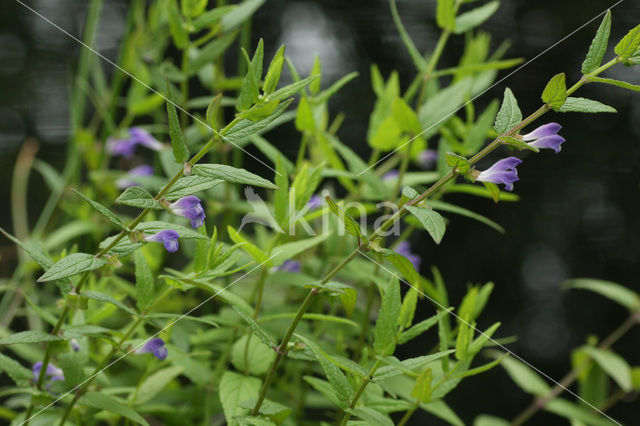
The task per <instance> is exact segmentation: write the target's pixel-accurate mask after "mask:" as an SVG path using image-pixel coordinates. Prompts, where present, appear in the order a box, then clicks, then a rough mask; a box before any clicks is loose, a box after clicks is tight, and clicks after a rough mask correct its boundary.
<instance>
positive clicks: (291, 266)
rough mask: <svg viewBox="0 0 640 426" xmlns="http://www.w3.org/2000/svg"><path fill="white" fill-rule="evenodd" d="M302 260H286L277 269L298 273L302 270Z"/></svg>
mask: <svg viewBox="0 0 640 426" xmlns="http://www.w3.org/2000/svg"><path fill="white" fill-rule="evenodd" d="M300 267H301V265H300V262H298V261H296V260H285V261H284V262H283V263H282V265H280V266H278V267H277V268H276V271H284V272H295V273H298V272H300V270H301V268H300Z"/></svg>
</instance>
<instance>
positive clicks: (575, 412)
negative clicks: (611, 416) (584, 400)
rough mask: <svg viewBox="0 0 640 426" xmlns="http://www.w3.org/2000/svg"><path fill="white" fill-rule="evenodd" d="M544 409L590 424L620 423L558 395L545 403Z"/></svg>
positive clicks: (611, 425)
mask: <svg viewBox="0 0 640 426" xmlns="http://www.w3.org/2000/svg"><path fill="white" fill-rule="evenodd" d="M544 409H545V410H546V411H549V412H551V413H554V414H557V415H559V416H563V417H566V418H568V419H572V420H579V421H583V422H585V423H586V424H588V425H589V426H614V425H618V423H614V422H612V421H611V420H608V419H606V418H604V417H603V416H602V415H600V414H599V413H594V412H593V410H592V409H591V408H589V407H585V406H581V405H577V404H574V403H572V402H569V401H567V400H565V399H562V398H558V397H556V398H554V399H552V400H551V401H549V402H548V403H547V404H546V405H545V407H544Z"/></svg>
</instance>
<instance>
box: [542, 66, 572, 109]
mask: <svg viewBox="0 0 640 426" xmlns="http://www.w3.org/2000/svg"><path fill="white" fill-rule="evenodd" d="M566 100H567V81H566V76H565V74H564V73H560V74H556V75H555V76H553V78H552V79H551V80H550V81H549V83H547V86H546V87H545V88H544V91H543V92H542V101H543V102H544V103H545V104H547V105H549V106H550V107H551V108H552V109H553V110H555V111H557V110H558V109H560V107H561V106H562V105H564V103H565V101H566Z"/></svg>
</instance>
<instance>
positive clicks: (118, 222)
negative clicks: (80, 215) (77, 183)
mask: <svg viewBox="0 0 640 426" xmlns="http://www.w3.org/2000/svg"><path fill="white" fill-rule="evenodd" d="M71 190H72V191H73V192H75V193H76V195H77V196H79V197H80V198H82V199H83V200H84V201H85V202H86V203H87V204H89V205H90V206H91V207H93V208H94V209H95V210H97V211H98V213H100V214H101V215H102V216H103V217H104V218H106V219H107V220H109V222H111V223H113V224H114V225H116V226H117V227H118V228H120V229H123V230H125V231H128V230H129V228H127V226H126V225H125V224H124V222H123V221H122V220H120V218H119V217H118V216H116V215H115V213H113V212H112V211H111V210H109V209H108V208H106V207H105V206H103V205H102V204H100V203H98V202H96V201H93V200H92V199H91V198H89V197H87V196H85V195H84V194H82V193H81V192H80V191H77V190H76V189H73V188H72V189H71Z"/></svg>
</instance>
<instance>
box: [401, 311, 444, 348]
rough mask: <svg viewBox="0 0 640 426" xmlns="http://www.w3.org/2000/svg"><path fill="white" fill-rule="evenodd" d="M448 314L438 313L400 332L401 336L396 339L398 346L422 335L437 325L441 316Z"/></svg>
mask: <svg viewBox="0 0 640 426" xmlns="http://www.w3.org/2000/svg"><path fill="white" fill-rule="evenodd" d="M449 314H450V312H449V311H440V312H438V313H437V314H436V315H434V316H432V317H431V318H427V319H425V320H423V321H420V322H419V323H417V324H415V325H414V326H413V327H411V328H410V329H408V330H406V331H404V332H402V334H401V335H400V337H399V338H398V343H399V344H404V343H407V342H408V341H410V340H412V339H415V338H416V337H418V336H420V335H421V334H422V333H424V332H426V331H427V330H429V329H430V328H431V327H433V326H434V325H436V324H437V323H438V319H439V318H440V317H441V316H443V315H449Z"/></svg>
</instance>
